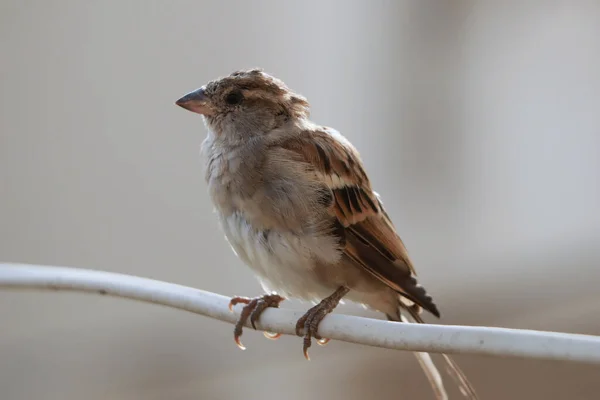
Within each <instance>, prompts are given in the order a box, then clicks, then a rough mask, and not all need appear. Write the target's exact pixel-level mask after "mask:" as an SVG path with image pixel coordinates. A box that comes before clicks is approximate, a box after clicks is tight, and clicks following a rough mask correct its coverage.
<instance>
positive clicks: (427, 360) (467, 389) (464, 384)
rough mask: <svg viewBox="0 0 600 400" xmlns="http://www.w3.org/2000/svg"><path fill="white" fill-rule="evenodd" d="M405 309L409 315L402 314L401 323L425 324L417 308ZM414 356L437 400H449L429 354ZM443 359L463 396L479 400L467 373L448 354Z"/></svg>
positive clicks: (416, 353)
mask: <svg viewBox="0 0 600 400" xmlns="http://www.w3.org/2000/svg"><path fill="white" fill-rule="evenodd" d="M403 309H404V310H406V311H407V312H408V315H404V314H400V321H402V322H407V323H418V324H422V323H424V321H423V319H422V318H421V316H420V315H419V314H418V311H417V308H415V307H403ZM414 354H415V356H416V357H417V359H418V360H419V363H420V364H421V367H422V368H423V371H424V372H425V375H426V376H427V379H429V382H430V383H431V386H432V387H433V391H434V392H435V394H436V397H437V399H438V400H447V399H448V395H447V394H446V391H445V389H444V383H443V382H442V377H441V375H440V373H439V371H438V369H437V368H436V366H435V365H434V363H433V361H432V359H431V356H430V355H429V353H419V352H415V353H414ZM442 357H443V358H444V361H446V370H447V372H448V375H450V376H451V377H452V379H453V380H454V382H455V383H456V385H457V386H458V388H459V390H460V392H461V393H462V395H463V396H464V397H466V398H467V399H470V400H477V399H478V397H477V393H476V392H475V388H474V387H473V385H471V383H470V382H469V380H468V379H467V376H466V375H465V373H464V372H463V371H462V370H461V369H460V367H459V366H458V365H457V364H456V362H455V361H454V360H453V359H452V358H450V356H448V355H447V354H442Z"/></svg>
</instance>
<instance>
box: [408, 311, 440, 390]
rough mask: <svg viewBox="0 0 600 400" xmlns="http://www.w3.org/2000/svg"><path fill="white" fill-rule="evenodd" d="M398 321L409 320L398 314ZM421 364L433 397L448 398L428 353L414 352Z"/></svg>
mask: <svg viewBox="0 0 600 400" xmlns="http://www.w3.org/2000/svg"><path fill="white" fill-rule="evenodd" d="M400 321H402V322H407V323H410V322H411V321H410V320H409V319H408V318H407V317H405V316H404V315H402V314H400ZM413 354H414V355H415V357H416V358H417V361H419V364H421V368H422V369H423V372H424V373H425V376H426V377H427V380H428V381H429V384H430V385H431V388H432V389H433V392H434V393H435V397H436V398H437V399H438V400H448V393H446V389H445V388H444V382H443V381H442V376H441V375H440V371H438V369H437V367H436V366H435V364H434V363H433V360H432V359H431V356H430V355H429V353H423V352H414V353H413Z"/></svg>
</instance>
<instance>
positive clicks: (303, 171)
mask: <svg viewBox="0 0 600 400" xmlns="http://www.w3.org/2000/svg"><path fill="white" fill-rule="evenodd" d="M175 103H176V104H177V105H178V106H180V107H183V108H184V109H186V110H189V111H192V112H194V113H197V114H200V115H202V117H203V119H204V123H205V126H206V128H207V131H208V135H207V136H206V139H205V140H204V141H203V142H202V146H201V153H202V158H203V160H204V166H205V179H206V183H207V186H208V193H209V195H210V198H211V200H212V203H213V204H214V207H215V212H216V215H217V216H218V219H219V221H220V225H221V227H222V229H223V231H224V233H225V237H226V239H227V241H228V242H229V244H230V246H231V248H232V249H233V251H234V252H235V254H236V255H237V256H238V257H239V258H240V259H241V260H242V261H243V262H244V263H245V264H246V265H247V266H249V267H250V268H251V269H252V271H253V272H254V273H255V275H256V276H257V278H258V280H259V282H260V283H261V286H262V287H263V289H264V291H265V292H266V293H267V294H265V295H263V296H260V297H256V298H248V297H234V298H232V299H231V302H230V309H231V308H232V307H233V306H234V305H235V304H239V303H243V304H244V305H245V306H244V308H243V310H242V312H241V315H240V318H239V320H238V322H237V324H236V325H235V328H234V340H235V342H236V343H237V344H238V346H239V347H241V348H243V345H242V344H241V341H240V336H241V335H242V328H243V326H244V324H245V323H246V322H247V321H248V319H249V320H250V323H251V326H252V327H254V329H256V326H255V323H256V321H257V320H258V319H259V317H260V314H261V313H262V312H263V311H264V310H265V309H266V308H268V307H278V306H279V304H280V303H281V302H282V301H283V300H284V299H285V298H296V299H300V300H305V301H309V302H313V303H316V305H315V306H314V307H312V308H310V309H309V310H308V311H307V312H306V313H305V314H304V315H303V316H302V317H301V318H300V319H299V320H298V323H297V325H296V333H297V334H298V336H301V337H303V338H304V340H303V353H304V356H305V357H306V358H307V359H308V348H309V347H310V346H311V342H312V339H313V338H314V339H316V340H318V341H319V343H320V344H324V343H325V342H326V341H327V339H324V338H322V337H321V336H320V335H319V332H318V327H319V323H320V322H321V321H322V320H323V318H324V317H325V316H326V315H327V314H328V313H330V312H332V311H333V310H334V309H335V308H336V306H337V305H338V303H339V302H340V301H341V300H342V299H345V300H349V301H352V302H354V303H358V304H361V305H363V306H365V307H367V308H369V309H372V310H376V311H379V312H381V313H383V314H385V316H386V317H387V319H388V320H390V321H398V322H413V323H423V319H422V318H421V313H422V311H423V310H426V311H428V312H429V313H431V314H433V315H434V316H436V317H440V312H439V310H438V307H437V306H436V304H435V303H434V301H433V299H432V297H431V296H430V295H429V294H428V293H427V291H426V290H425V289H424V288H423V286H421V285H420V284H419V283H418V281H417V275H416V272H415V269H414V266H413V263H412V261H411V259H410V257H409V255H408V252H407V249H406V246H405V245H404V243H403V242H402V240H401V239H400V237H399V236H398V234H397V232H396V228H395V227H394V224H393V223H392V221H391V219H390V217H389V215H388V214H387V213H386V211H385V209H384V206H383V203H382V200H381V197H380V196H379V194H378V193H376V192H375V191H374V190H373V188H372V187H371V183H370V181H369V177H368V175H367V173H366V172H365V168H364V165H363V162H362V160H361V157H360V155H359V153H358V151H357V149H356V148H355V147H354V146H353V145H352V144H351V143H350V142H349V141H348V140H347V139H346V138H345V137H344V136H342V135H341V134H340V133H339V132H338V131H336V130H335V129H333V128H330V127H327V126H323V125H318V124H316V123H314V122H312V121H311V120H310V119H309V103H308V101H307V99H306V98H305V97H304V96H302V95H300V94H298V93H295V92H294V91H292V90H291V89H290V88H288V87H287V86H286V85H285V84H284V82H282V81H281V80H280V79H278V78H276V77H274V76H272V75H269V74H267V73H266V72H264V70H263V69H260V68H255V69H249V70H240V71H236V72H233V73H231V74H230V75H228V76H224V77H221V78H218V79H215V80H212V81H210V82H208V83H206V84H205V85H204V86H202V87H200V88H199V89H197V90H194V91H192V92H190V93H188V94H186V95H185V96H183V97H181V98H180V99H179V100H177V101H176V102H175ZM415 354H416V355H417V358H418V359H419V361H420V363H421V365H422V367H423V368H424V370H425V372H426V374H427V377H428V379H429V380H430V383H431V384H432V385H433V387H434V390H435V391H436V395H437V397H438V398H440V399H444V398H447V395H446V392H445V390H444V387H443V384H442V383H441V377H440V374H439V372H438V371H437V369H436V367H435V365H433V362H432V361H431V358H430V357H429V355H428V354H427V353H415ZM444 360H445V361H446V363H447V365H448V366H449V369H450V370H451V371H452V375H453V377H454V378H455V379H456V380H457V383H458V384H459V387H460V389H461V392H462V393H463V394H464V395H465V396H466V397H469V398H472V399H475V398H477V395H476V394H475V391H474V389H473V387H472V386H471V385H470V383H469V382H468V380H467V378H466V377H465V375H464V373H463V372H462V371H461V370H460V368H458V366H457V365H456V363H454V361H453V360H452V359H450V358H449V357H448V356H446V355H444Z"/></svg>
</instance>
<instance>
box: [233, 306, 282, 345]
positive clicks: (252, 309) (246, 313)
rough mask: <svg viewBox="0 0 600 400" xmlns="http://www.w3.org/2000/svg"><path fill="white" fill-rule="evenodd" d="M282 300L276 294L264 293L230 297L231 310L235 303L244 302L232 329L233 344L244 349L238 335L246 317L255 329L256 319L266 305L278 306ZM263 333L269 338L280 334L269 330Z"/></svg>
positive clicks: (240, 333)
mask: <svg viewBox="0 0 600 400" xmlns="http://www.w3.org/2000/svg"><path fill="white" fill-rule="evenodd" d="M283 300H285V299H284V298H283V297H281V296H279V295H277V294H265V295H262V296H260V297H255V298H249V297H237V296H236V297H232V298H231V301H230V302H229V310H230V311H233V307H234V306H235V305H236V304H240V303H242V304H246V305H245V306H244V308H243V309H242V313H241V314H240V318H239V319H238V320H237V323H236V324H235V328H234V330H233V340H235V344H237V345H238V347H239V348H240V349H242V350H244V349H246V348H245V347H244V345H243V344H242V342H241V341H240V336H242V331H243V328H244V324H245V323H246V321H247V320H248V318H250V324H251V325H252V328H254V329H256V321H258V318H259V317H260V315H261V314H262V312H263V311H264V310H265V309H266V308H268V307H274V308H277V307H279V303H281V302H282V301H283ZM264 335H265V336H266V337H267V338H269V339H278V338H279V336H281V334H279V333H270V332H265V333H264Z"/></svg>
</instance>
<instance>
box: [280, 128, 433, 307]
mask: <svg viewBox="0 0 600 400" xmlns="http://www.w3.org/2000/svg"><path fill="white" fill-rule="evenodd" d="M280 146H282V147H284V148H286V149H287V150H291V151H293V152H295V153H297V154H298V155H299V156H300V158H301V159H304V160H305V161H306V162H307V163H308V164H310V166H311V167H312V168H313V169H314V171H315V172H316V173H317V177H320V178H323V180H324V182H323V183H324V185H326V186H328V187H329V189H330V190H331V192H332V194H333V200H334V201H333V204H332V205H331V208H330V212H331V215H332V217H335V218H336V219H337V221H338V226H339V225H341V226H342V227H343V229H342V230H340V229H338V230H337V232H338V234H340V235H342V234H343V235H344V237H343V239H344V240H343V243H345V247H344V250H343V251H344V252H345V253H346V255H348V257H349V258H350V259H352V260H353V261H354V262H355V263H356V264H357V265H358V266H361V267H363V268H365V269H366V270H367V271H369V272H370V273H371V274H372V275H373V276H375V277H377V278H378V279H380V280H381V281H382V282H383V283H385V284H386V285H387V286H389V287H390V288H392V289H394V290H395V291H397V292H398V293H400V294H402V295H404V296H405V297H407V298H408V299H410V300H412V301H413V302H415V303H416V304H418V305H419V306H421V307H423V308H424V309H426V310H428V311H430V312H431V313H432V314H434V315H436V316H439V312H438V310H437V307H436V306H435V304H434V303H433V301H432V299H431V297H430V296H428V295H427V293H426V292H425V289H423V288H422V287H421V286H420V285H418V284H417V281H416V279H415V276H416V274H415V272H414V268H413V266H412V262H411V261H410V258H409V257H408V253H407V251H406V248H405V246H404V244H403V243H402V240H400V237H399V236H398V235H397V233H396V231H395V228H394V226H393V224H392V222H391V220H390V219H389V217H388V216H387V214H386V213H385V210H383V206H382V204H381V201H380V200H379V198H378V196H377V195H376V194H375V193H374V192H373V190H372V189H371V184H370V182H369V179H368V177H367V175H366V173H365V171H364V168H363V165H362V161H361V160H360V156H359V155H358V152H357V151H356V149H355V148H354V147H352V145H351V144H349V143H348V142H346V141H344V142H342V141H341V140H338V139H337V138H335V137H334V136H333V135H331V134H330V133H328V132H327V131H325V130H323V131H320V130H317V131H306V132H304V133H303V135H300V136H298V137H296V138H294V139H289V140H287V141H286V142H284V143H281V144H280Z"/></svg>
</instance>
